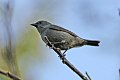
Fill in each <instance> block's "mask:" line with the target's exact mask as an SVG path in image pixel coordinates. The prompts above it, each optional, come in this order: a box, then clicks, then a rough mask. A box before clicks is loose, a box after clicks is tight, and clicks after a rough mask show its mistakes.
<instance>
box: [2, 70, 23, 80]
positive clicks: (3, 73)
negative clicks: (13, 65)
mask: <svg viewBox="0 0 120 80" xmlns="http://www.w3.org/2000/svg"><path fill="white" fill-rule="evenodd" d="M0 74H2V75H4V76H6V77H9V78H10V79H12V80H22V79H20V78H19V77H18V76H15V75H14V74H11V73H10V72H5V71H2V70H0Z"/></svg>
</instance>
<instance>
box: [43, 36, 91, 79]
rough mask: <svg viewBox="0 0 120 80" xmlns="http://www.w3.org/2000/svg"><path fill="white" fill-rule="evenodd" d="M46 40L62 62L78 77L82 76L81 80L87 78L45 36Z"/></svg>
mask: <svg viewBox="0 0 120 80" xmlns="http://www.w3.org/2000/svg"><path fill="white" fill-rule="evenodd" d="M45 39H46V41H47V42H48V44H47V45H48V46H49V47H51V48H52V49H53V50H54V51H55V52H56V53H57V54H58V55H59V57H60V59H61V60H62V63H63V64H66V65H67V66H68V67H69V68H70V69H71V70H73V71H74V72H75V73H76V74H77V75H78V76H79V77H80V78H82V80H89V79H88V78H87V77H86V76H84V75H83V74H82V73H81V72H80V71H79V70H78V69H77V68H75V66H74V65H72V64H71V63H70V62H69V61H68V60H67V59H66V58H65V55H64V54H62V53H61V51H60V50H58V49H57V48H55V47H54V46H53V45H52V44H51V43H50V42H49V40H48V39H47V37H45Z"/></svg>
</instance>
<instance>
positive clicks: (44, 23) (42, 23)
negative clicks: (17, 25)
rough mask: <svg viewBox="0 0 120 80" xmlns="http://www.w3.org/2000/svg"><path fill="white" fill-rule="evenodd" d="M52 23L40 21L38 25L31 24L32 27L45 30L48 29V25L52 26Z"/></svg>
mask: <svg viewBox="0 0 120 80" xmlns="http://www.w3.org/2000/svg"><path fill="white" fill-rule="evenodd" d="M50 24H51V23H49V22H47V21H38V22H36V23H33V24H31V25H32V26H34V27H36V28H45V27H47V25H50Z"/></svg>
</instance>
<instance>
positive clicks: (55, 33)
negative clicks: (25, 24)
mask: <svg viewBox="0 0 120 80" xmlns="http://www.w3.org/2000/svg"><path fill="white" fill-rule="evenodd" d="M31 25H32V26H34V27H36V28H37V30H38V32H39V33H40V35H41V38H42V40H43V41H44V42H45V43H46V44H47V43H48V41H47V40H46V39H45V37H46V38H47V39H48V40H49V42H50V43H51V44H52V45H53V46H54V47H55V48H57V49H59V50H65V52H66V51H67V50H69V49H71V48H74V47H81V46H84V45H90V46H99V43H100V41H98V40H87V39H83V38H80V37H79V36H77V35H76V34H75V33H73V32H71V31H69V30H67V29H65V28H62V27H60V26H57V25H54V24H52V23H50V22H47V21H38V22H36V23H33V24H31ZM65 52H64V53H65Z"/></svg>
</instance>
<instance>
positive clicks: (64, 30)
mask: <svg viewBox="0 0 120 80" xmlns="http://www.w3.org/2000/svg"><path fill="white" fill-rule="evenodd" d="M49 29H52V30H57V31H62V32H66V33H69V34H70V35H72V36H75V37H78V36H77V35H76V34H75V33H73V32H71V31H69V30H67V29H65V28H62V27H60V26H57V25H51V27H50V28H49Z"/></svg>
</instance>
